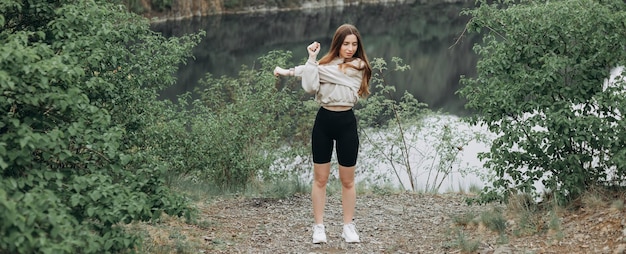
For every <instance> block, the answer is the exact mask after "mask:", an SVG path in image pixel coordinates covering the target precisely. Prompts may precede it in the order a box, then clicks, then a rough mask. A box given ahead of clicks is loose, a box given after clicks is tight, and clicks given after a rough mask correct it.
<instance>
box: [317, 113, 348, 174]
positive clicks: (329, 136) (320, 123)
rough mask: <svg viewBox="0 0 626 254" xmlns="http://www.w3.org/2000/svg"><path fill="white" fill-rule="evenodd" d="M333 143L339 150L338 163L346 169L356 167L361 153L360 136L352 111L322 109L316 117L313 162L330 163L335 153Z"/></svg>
mask: <svg viewBox="0 0 626 254" xmlns="http://www.w3.org/2000/svg"><path fill="white" fill-rule="evenodd" d="M333 142H335V144H336V148H337V162H339V165H341V166H344V167H352V166H355V165H356V158H357V154H358V153H359V134H358V130H357V122H356V117H355V116H354V111H353V110H352V109H350V110H346V111H331V110H328V109H325V108H323V107H320V109H319V110H318V111H317V116H316V117H315V124H314V125H313V133H312V134H311V150H312V152H313V162H314V163H317V164H323V163H329V162H330V159H331V156H332V153H333Z"/></svg>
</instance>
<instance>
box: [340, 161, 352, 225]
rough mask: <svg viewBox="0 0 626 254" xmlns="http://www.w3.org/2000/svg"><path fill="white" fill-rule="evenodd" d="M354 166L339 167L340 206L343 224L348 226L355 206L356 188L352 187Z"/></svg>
mask: <svg viewBox="0 0 626 254" xmlns="http://www.w3.org/2000/svg"><path fill="white" fill-rule="evenodd" d="M355 169H356V166H352V167H344V166H339V179H340V180H341V205H342V206H343V223H344V224H349V223H351V222H352V219H353V218H354V208H355V206H356V188H355V187H354V171H355Z"/></svg>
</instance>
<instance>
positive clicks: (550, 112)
mask: <svg viewBox="0 0 626 254" xmlns="http://www.w3.org/2000/svg"><path fill="white" fill-rule="evenodd" d="M487 2H488V1H481V3H480V5H479V7H477V8H476V9H474V10H471V11H467V12H466V14H469V15H471V16H473V17H472V19H471V21H470V22H469V24H468V26H467V28H468V30H469V31H471V32H484V34H485V37H484V41H483V43H482V44H478V45H475V51H476V52H477V53H478V54H479V55H480V57H481V59H480V60H479V62H478V65H477V71H478V75H477V77H475V78H463V79H462V82H463V83H464V85H465V86H464V87H463V88H461V89H460V91H459V92H460V94H461V95H462V96H463V97H465V98H467V100H468V103H467V106H468V107H469V108H471V109H474V110H476V116H475V118H474V119H473V123H475V124H478V123H480V124H486V126H487V127H488V128H489V130H490V131H492V132H494V133H496V134H497V135H498V137H497V138H496V139H495V140H494V142H493V144H492V146H491V151H490V152H488V153H484V154H482V155H481V158H482V159H484V160H485V161H486V164H485V165H486V166H487V167H489V168H491V169H492V170H494V171H495V172H496V174H497V176H498V177H499V179H497V180H496V181H495V182H494V184H493V186H492V187H488V188H486V189H485V192H484V193H483V195H482V200H483V201H490V200H502V199H506V198H507V197H508V195H510V194H511V193H513V194H516V193H518V192H522V193H529V194H534V195H536V187H535V186H536V184H542V185H543V186H545V188H546V189H547V190H549V191H553V192H554V193H555V195H556V197H557V198H558V199H559V201H560V202H561V203H564V202H568V201H569V200H573V199H574V198H576V197H578V196H579V195H580V194H581V193H583V192H584V191H585V190H586V189H587V188H589V187H590V186H594V185H597V184H599V185H605V184H608V185H621V184H624V182H625V181H626V171H625V169H626V153H624V149H623V147H624V145H625V144H626V138H625V137H626V129H624V128H623V126H626V123H625V122H624V121H625V120H626V119H624V117H623V114H624V112H626V98H625V97H624V96H623V89H624V83H621V84H619V83H617V84H614V85H608V86H607V85H605V86H604V87H603V85H602V84H603V81H604V80H605V79H606V78H608V77H609V74H610V73H609V71H610V69H611V68H613V67H616V66H619V65H624V64H625V63H626V51H624V48H626V33H625V32H624V31H626V27H625V26H626V23H624V20H626V15H625V12H624V7H623V3H622V2H621V1H593V0H575V1H574V0H572V1H546V2H545V3H543V2H537V1H520V3H519V4H513V3H512V2H513V1H497V3H495V4H488V3H487ZM618 80H619V79H618ZM510 190H513V191H510Z"/></svg>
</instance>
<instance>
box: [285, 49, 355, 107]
mask: <svg viewBox="0 0 626 254" xmlns="http://www.w3.org/2000/svg"><path fill="white" fill-rule="evenodd" d="M342 63H343V58H339V57H337V58H335V59H333V60H332V61H331V62H329V63H327V64H323V65H319V64H318V63H317V61H315V60H314V59H311V58H309V60H307V62H306V63H305V64H304V65H300V66H296V67H295V68H294V75H295V76H296V77H301V78H302V88H304V91H306V92H307V93H311V94H313V93H314V94H315V101H317V102H318V103H319V104H320V105H321V106H350V107H352V106H354V105H355V104H356V103H357V101H358V100H359V94H358V91H359V88H360V87H361V80H362V79H363V71H360V70H357V69H354V68H352V67H349V66H345V68H343V70H342V69H341V68H340V66H339V65H340V64H342ZM349 64H353V65H354V66H359V65H362V64H363V62H362V61H361V59H358V58H355V60H353V61H352V62H350V63H349Z"/></svg>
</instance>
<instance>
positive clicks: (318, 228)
mask: <svg viewBox="0 0 626 254" xmlns="http://www.w3.org/2000/svg"><path fill="white" fill-rule="evenodd" d="M313 243H326V228H325V227H324V224H316V225H314V226H313Z"/></svg>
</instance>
